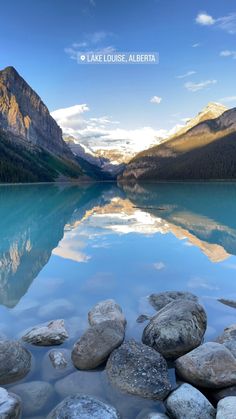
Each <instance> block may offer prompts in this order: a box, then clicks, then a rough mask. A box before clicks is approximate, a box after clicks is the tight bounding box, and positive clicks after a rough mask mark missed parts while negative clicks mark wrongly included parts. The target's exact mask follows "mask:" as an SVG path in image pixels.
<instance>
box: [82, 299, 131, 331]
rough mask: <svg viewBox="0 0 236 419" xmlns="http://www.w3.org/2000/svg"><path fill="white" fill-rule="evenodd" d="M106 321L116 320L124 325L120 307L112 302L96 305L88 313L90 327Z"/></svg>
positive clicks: (107, 301)
mask: <svg viewBox="0 0 236 419" xmlns="http://www.w3.org/2000/svg"><path fill="white" fill-rule="evenodd" d="M106 320H116V321H119V322H121V323H122V324H123V325H124V326H125V325H126V319H125V316H124V314H123V312H122V309H121V307H120V306H119V305H118V304H117V303H116V302H115V301H114V300H105V301H101V302H100V303H98V304H96V305H95V306H94V307H93V308H92V309H91V310H90V311H89V313H88V321H89V324H90V326H94V325H96V324H99V323H102V322H104V321H106Z"/></svg>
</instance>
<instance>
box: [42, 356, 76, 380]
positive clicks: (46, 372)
mask: <svg viewBox="0 0 236 419" xmlns="http://www.w3.org/2000/svg"><path fill="white" fill-rule="evenodd" d="M74 370H75V367H74V365H73V363H72V361H71V351H70V350H69V349H64V348H62V349H60V350H57V349H52V350H51V351H49V352H47V353H46V354H45V356H44V357H43V362H42V378H43V380H45V381H51V380H58V379H60V378H62V377H64V376H65V375H68V374H70V373H71V372H72V371H74Z"/></svg>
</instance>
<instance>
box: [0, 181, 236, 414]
mask: <svg viewBox="0 0 236 419" xmlns="http://www.w3.org/2000/svg"><path fill="white" fill-rule="evenodd" d="M235 214H236V184H234V183H211V184H207V183H206V184H197V183H195V184H190V183H188V184H181V183H179V184H178V183H175V184H174V183H172V184H165V183H161V184H158V185H151V184H149V185H148V184H142V185H135V186H129V187H128V186H125V187H123V188H118V187H117V186H116V185H115V184H112V183H107V184H95V185H84V186H81V187H79V186H65V185H60V186H56V185H28V186H22V185H19V186H1V187H0V335H3V336H7V337H8V338H18V337H19V336H20V335H21V334H22V332H23V331H24V330H25V329H27V328H29V327H31V326H34V325H37V324H39V323H42V322H45V321H47V320H52V319H56V318H64V319H65V321H66V326H67V328H68V331H69V334H70V338H69V339H68V340H67V341H66V342H65V344H63V345H62V346H61V347H63V348H71V347H72V345H73V343H74V342H75V341H76V340H77V339H78V338H79V337H80V335H81V333H82V332H83V331H84V330H85V329H86V327H87V326H88V323H87V313H88V311H89V309H90V308H91V307H92V306H93V305H94V304H95V303H96V302H98V301H101V300H103V299H107V298H114V299H115V300H116V301H117V302H118V303H119V304H120V305H121V306H122V308H123V311H124V313H125V315H126V318H127V321H128V326H127V331H126V338H130V337H134V338H135V339H138V340H140V338H141V334H142V330H143V328H144V325H145V323H144V324H138V323H137V322H136V318H137V317H138V316H139V315H140V314H153V313H154V310H153V308H152V307H151V306H150V305H149V304H148V301H147V298H146V297H147V296H148V295H149V294H150V293H156V292H160V291H166V290H186V291H190V292H193V293H194V294H196V295H198V296H199V298H200V301H201V303H202V304H203V305H204V307H205V308H206V311H207V314H208V329H207V332H206V335H205V340H213V339H214V338H215V337H217V335H218V334H219V333H221V332H222V330H223V329H224V327H226V326H228V325H230V324H232V323H235V320H236V318H235V315H236V311H235V309H234V308H231V307H228V306H225V305H223V304H221V303H220V302H218V301H217V299H218V298H222V297H223V298H228V299H235V300H236V286H235V274H236V257H235V255H236V217H235ZM28 348H29V349H30V350H31V352H32V354H33V355H34V366H33V369H32V372H31V373H30V374H29V375H28V376H27V377H26V378H25V379H24V380H21V381H20V382H25V381H32V380H36V379H37V380H47V381H49V382H51V383H52V384H53V386H54V388H55V393H54V399H53V400H52V402H51V403H50V405H48V406H47V407H46V408H45V409H44V410H43V411H39V412H35V414H34V415H31V416H27V415H26V414H24V415H23V418H24V417H32V416H36V415H41V416H42V417H46V414H47V413H48V412H49V411H50V410H51V408H52V407H53V406H54V405H55V404H56V403H57V402H59V401H60V400H62V399H63V398H64V397H65V396H67V395H69V394H72V392H73V393H78V392H80V393H85V394H92V395H95V396H98V397H99V398H101V399H103V400H105V401H107V402H108V403H110V404H112V405H114V406H115V407H117V409H118V410H119V411H120V412H121V414H122V415H123V416H122V417H123V418H130V419H133V418H136V416H137V415H138V414H139V412H140V411H141V410H142V409H146V408H147V409H148V408H151V409H153V410H157V411H163V406H162V404H161V403H159V402H152V401H148V400H144V399H139V398H137V397H134V396H128V395H126V394H121V393H119V392H117V391H116V390H115V389H113V388H111V386H110V385H108V383H107V382H106V375H105V372H104V368H100V369H98V370H97V371H92V372H82V371H77V370H76V369H75V368H73V369H71V371H70V372H69V374H71V373H73V372H76V375H74V376H73V377H72V379H73V381H72V384H70V383H71V381H70V383H69V384H68V381H67V382H65V383H64V382H59V384H58V383H57V381H58V380H60V379H62V378H64V376H61V377H55V376H53V374H52V371H51V370H50V369H49V366H48V365H49V364H48V363H47V361H46V360H45V358H46V357H47V355H46V354H47V352H48V350H49V349H50V348H36V347H32V346H30V345H28ZM170 376H171V380H172V382H173V383H174V381H175V377H174V374H173V370H172V369H171V368H170ZM20 382H18V383H20ZM18 383H17V384H18ZM56 383H57V384H56ZM11 387H12V385H9V386H7V388H11Z"/></svg>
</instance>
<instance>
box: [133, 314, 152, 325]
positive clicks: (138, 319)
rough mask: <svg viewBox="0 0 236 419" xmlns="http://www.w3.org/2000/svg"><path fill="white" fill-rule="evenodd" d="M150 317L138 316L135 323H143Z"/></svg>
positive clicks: (145, 315)
mask: <svg viewBox="0 0 236 419" xmlns="http://www.w3.org/2000/svg"><path fill="white" fill-rule="evenodd" d="M151 318H152V317H151V316H147V314H140V316H138V318H137V319H136V322H137V323H144V322H146V321H148V320H151Z"/></svg>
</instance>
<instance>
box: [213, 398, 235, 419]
mask: <svg viewBox="0 0 236 419" xmlns="http://www.w3.org/2000/svg"><path fill="white" fill-rule="evenodd" d="M235 418H236V397H225V398H224V399H222V400H220V401H219V403H218V404H217V414H216V419H235Z"/></svg>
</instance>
